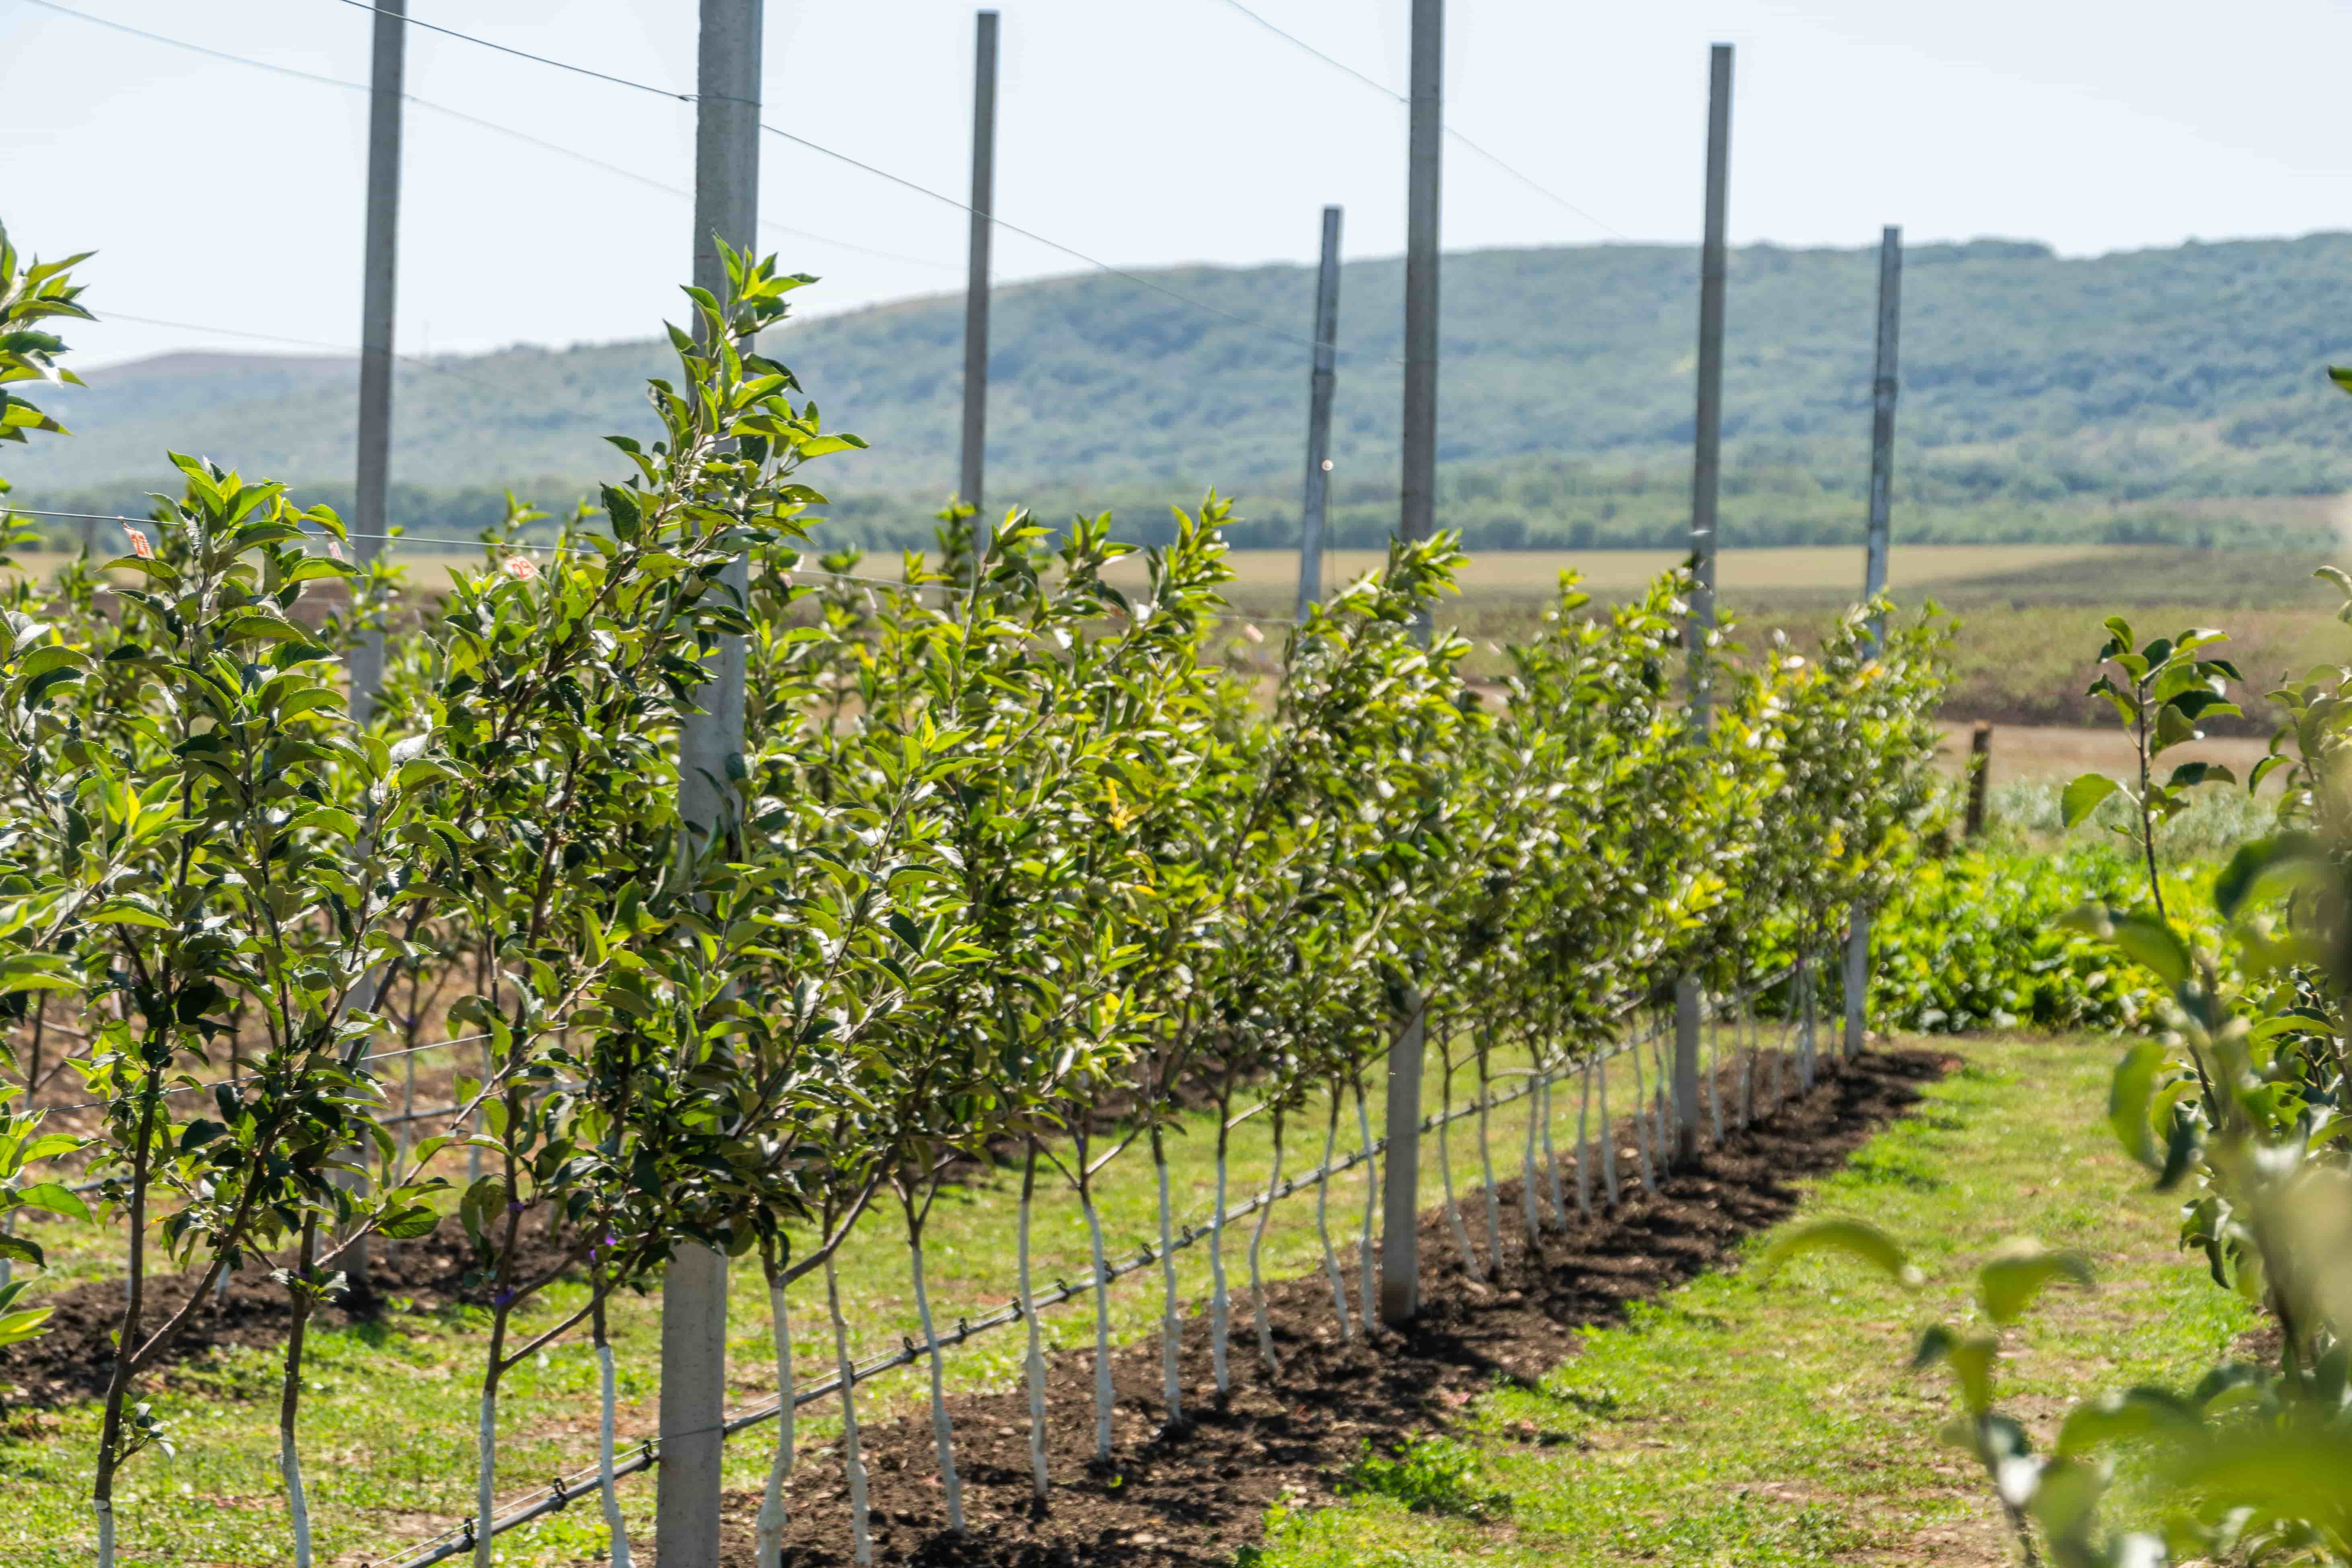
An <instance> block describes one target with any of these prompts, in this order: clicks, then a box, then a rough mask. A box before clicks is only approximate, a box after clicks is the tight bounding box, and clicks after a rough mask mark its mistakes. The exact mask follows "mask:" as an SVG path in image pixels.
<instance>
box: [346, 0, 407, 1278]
mask: <svg viewBox="0 0 2352 1568" xmlns="http://www.w3.org/2000/svg"><path fill="white" fill-rule="evenodd" d="M407 15H408V0H380V4H379V5H377V7H376V13H375V24H374V33H373V38H372V43H373V48H372V49H371V51H370V56H371V58H370V61H369V68H368V89H369V90H368V171H367V227H366V230H365V233H364V236H363V237H362V241H361V252H360V427H359V442H358V447H359V461H358V472H357V473H356V474H355V475H354V476H353V478H354V479H355V481H356V484H355V488H354V490H353V495H352V501H353V504H352V533H353V535H354V537H353V538H352V551H353V553H354V554H356V555H357V556H358V558H359V567H360V570H361V571H362V572H365V571H366V570H367V569H368V568H369V567H370V566H371V565H373V563H374V561H375V558H376V555H377V553H378V552H381V551H382V550H383V548H384V545H385V540H384V539H383V537H382V536H383V535H384V534H386V533H389V532H391V531H392V530H391V528H390V526H389V523H390V519H391V512H392V506H391V501H392V372H393V316H394V306H395V304H396V303H397V300H398V295H399V288H400V132H401V110H402V108H403V106H404V103H405V102H406V91H407V88H406V77H407V69H408V21H407ZM346 674H347V677H348V679H349V680H350V686H351V689H350V692H349V695H348V700H347V702H346V707H347V708H348V709H349V710H350V712H351V716H352V721H353V722H355V723H359V724H366V723H367V722H369V721H371V720H373V718H374V717H375V704H376V696H377V694H378V693H379V692H381V691H382V690H383V632H382V631H380V630H373V629H371V630H365V631H362V632H361V633H360V635H359V637H358V639H357V640H356V641H354V642H353V643H352V651H351V658H350V662H349V665H348V668H347V671H346ZM375 987H376V976H374V975H373V974H371V975H370V976H368V977H367V978H366V979H365V980H363V981H362V982H361V984H360V985H359V988H358V990H357V991H356V992H355V993H354V994H353V995H352V1005H353V1006H355V1007H372V1006H373V1005H375ZM359 1163H365V1162H364V1159H363V1158H362V1160H361V1161H360V1162H359ZM340 1179H341V1181H342V1182H343V1183H344V1184H347V1185H349V1186H350V1187H352V1189H353V1190H355V1191H364V1190H365V1188H366V1184H367V1178H366V1177H365V1176H364V1175H362V1174H361V1173H359V1172H358V1171H350V1172H346V1173H344V1174H343V1175H342V1176H341V1178H340ZM343 1277H344V1279H345V1281H346V1283H347V1285H348V1288H349V1289H350V1292H351V1295H352V1299H353V1300H362V1301H364V1300H368V1299H369V1298H370V1296H371V1294H372V1292H371V1291H370V1289H369V1285H368V1244H367V1240H366V1238H365V1237H362V1238H361V1239H360V1240H358V1241H355V1242H353V1243H352V1245H351V1247H349V1248H348V1249H347V1250H346V1251H345V1252H344V1254H343Z"/></svg>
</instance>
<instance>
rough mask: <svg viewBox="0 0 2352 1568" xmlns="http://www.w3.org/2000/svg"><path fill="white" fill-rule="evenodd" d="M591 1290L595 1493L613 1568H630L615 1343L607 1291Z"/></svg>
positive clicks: (785, 1415) (787, 1410)
mask: <svg viewBox="0 0 2352 1568" xmlns="http://www.w3.org/2000/svg"><path fill="white" fill-rule="evenodd" d="M589 1289H592V1290H595V1291H596V1292H597V1295H596V1307H595V1310H594V1312H593V1329H592V1332H593V1335H594V1337H595V1342H596V1396H597V1404H596V1489H597V1491H598V1492H599V1493H600V1494H601V1495H602V1497H603V1500H604V1528H605V1530H606V1531H608V1532H609V1533H610V1534H611V1536H612V1538H613V1568H629V1531H628V1528H627V1526H625V1524H623V1523H622V1522H621V1493H620V1488H619V1486H618V1484H617V1482H616V1481H615V1479H614V1475H613V1417H614V1406H615V1405H617V1404H618V1395H619V1390H618V1389H617V1387H616V1386H615V1383H616V1379H615V1378H614V1374H613V1342H612V1340H611V1339H610V1338H608V1337H607V1336H606V1334H605V1331H604V1291H603V1289H601V1287H600V1285H599V1284H598V1283H597V1282H596V1281H594V1280H591V1281H590V1283H589ZM792 1418H793V1416H792V1406H791V1405H786V1406H785V1407H784V1409H783V1411H782V1420H783V1421H784V1422H785V1424H786V1425H787V1426H790V1424H791V1422H792Z"/></svg>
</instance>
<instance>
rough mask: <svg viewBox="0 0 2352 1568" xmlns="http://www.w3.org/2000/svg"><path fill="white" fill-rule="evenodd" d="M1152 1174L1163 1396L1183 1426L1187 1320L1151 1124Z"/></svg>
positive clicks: (1156, 1129)
mask: <svg viewBox="0 0 2352 1568" xmlns="http://www.w3.org/2000/svg"><path fill="white" fill-rule="evenodd" d="M1151 1173H1152V1175H1153V1176H1154V1177H1155V1178H1156V1179H1157V1180H1158V1182H1159V1184H1160V1398H1161V1400H1162V1401H1164V1402H1165V1403H1166V1405H1167V1406H1168V1424H1169V1426H1182V1425H1183V1424H1184V1369H1183V1355H1184V1319H1183V1315H1182V1310H1181V1308H1180V1307H1179V1306H1178V1304H1177V1296H1176V1245H1175V1243H1176V1237H1175V1235H1174V1232H1173V1230H1172V1228H1171V1227H1172V1225H1173V1221H1172V1220H1171V1217H1170V1215H1169V1212H1168V1145H1167V1142H1166V1141H1165V1140H1164V1139H1163V1138H1162V1137H1161V1135H1160V1122H1159V1121H1157V1120H1155V1121H1153V1122H1152V1123H1151Z"/></svg>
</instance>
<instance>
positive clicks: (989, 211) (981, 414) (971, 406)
mask: <svg viewBox="0 0 2352 1568" xmlns="http://www.w3.org/2000/svg"><path fill="white" fill-rule="evenodd" d="M995 214H996V13H995V12H993V11H982V13H980V19H979V29H978V32H977V33H976V35H975V37H974V41H973V46H972V68H971V237H970V241H969V248H970V253H971V254H970V258H969V260H970V272H969V273H968V275H967V277H966V279H965V282H964V295H963V453H962V461H961V465H960V466H959V467H958V469H957V480H956V498H957V499H958V500H961V501H962V502H963V503H964V504H965V505H966V506H969V507H971V508H973V509H974V510H978V508H979V507H980V505H981V490H982V486H983V484H984V482H985V480H986V479H987V474H988V277H989V242H990V240H991V239H992V237H994V234H995V228H996V217H995Z"/></svg>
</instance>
